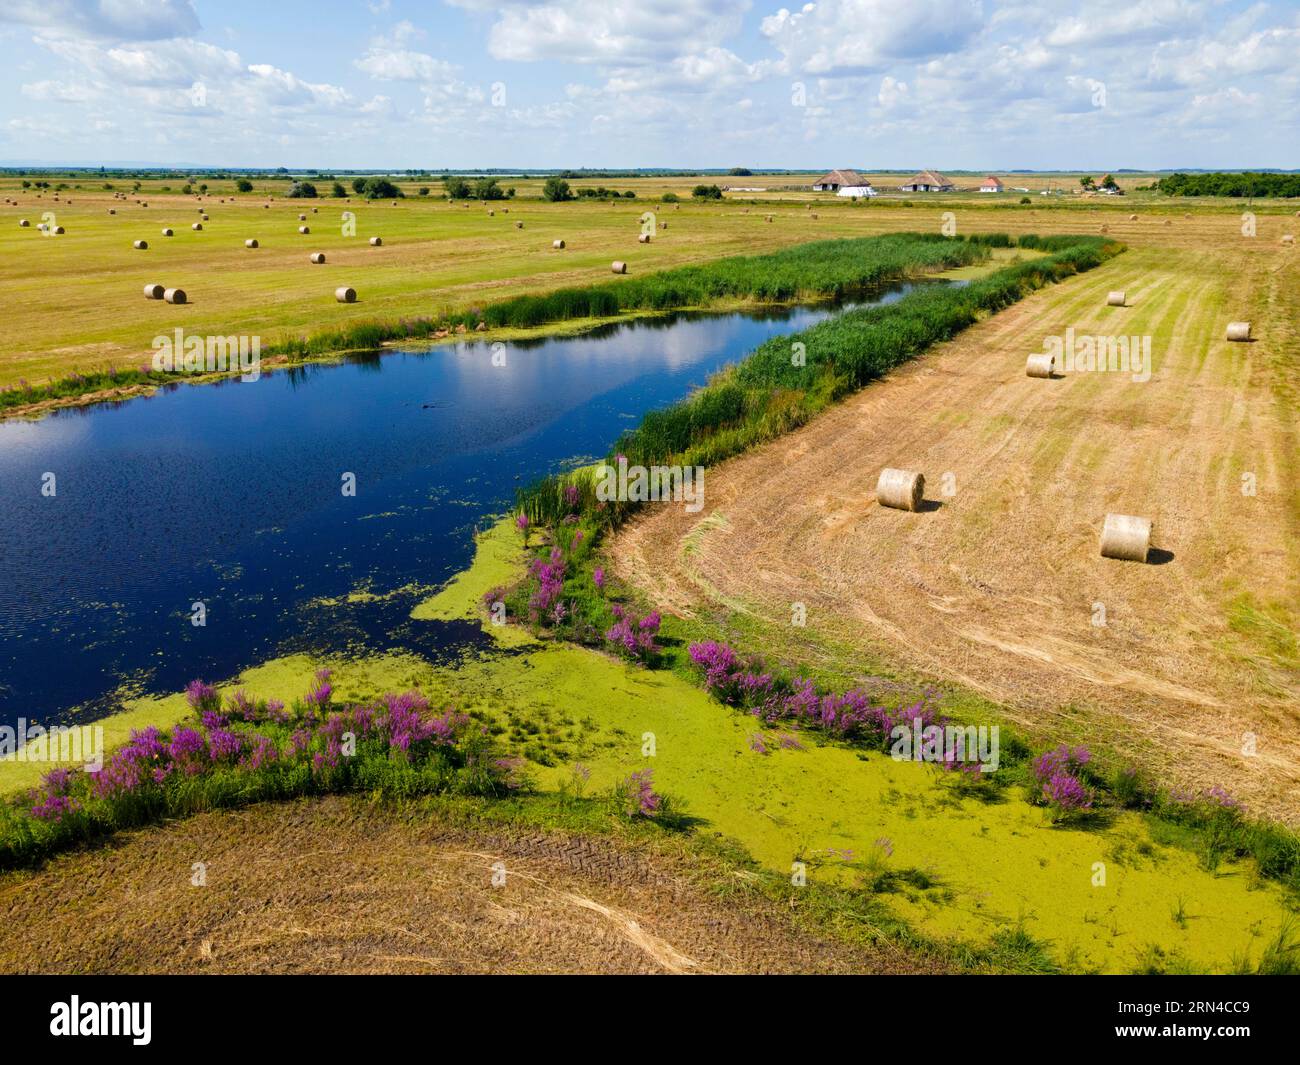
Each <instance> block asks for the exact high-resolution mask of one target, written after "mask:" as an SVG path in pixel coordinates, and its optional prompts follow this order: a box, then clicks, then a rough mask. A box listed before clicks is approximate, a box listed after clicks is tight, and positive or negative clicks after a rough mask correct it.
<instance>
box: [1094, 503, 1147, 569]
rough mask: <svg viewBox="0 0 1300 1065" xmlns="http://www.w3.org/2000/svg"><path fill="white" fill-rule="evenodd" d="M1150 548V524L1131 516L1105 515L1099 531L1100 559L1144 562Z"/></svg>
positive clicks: (1144, 519) (1145, 519)
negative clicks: (1104, 520)
mask: <svg viewBox="0 0 1300 1065" xmlns="http://www.w3.org/2000/svg"><path fill="white" fill-rule="evenodd" d="M1150 547H1151V522H1150V520H1149V519H1147V518H1137V517H1134V516H1133V515H1132V514H1107V515H1106V522H1105V524H1104V525H1103V526H1102V529H1101V557H1102V558H1118V559H1121V560H1123V561H1125V562H1145V561H1146V560H1147V551H1148V550H1150Z"/></svg>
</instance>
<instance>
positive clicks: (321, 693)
mask: <svg viewBox="0 0 1300 1065" xmlns="http://www.w3.org/2000/svg"><path fill="white" fill-rule="evenodd" d="M332 675H333V674H332V673H331V671H330V670H328V669H318V670H317V671H316V686H315V687H314V688H312V690H311V691H309V692H308V693H307V705H308V706H309V707H311V708H313V709H320V710H324V709H325V708H326V707H327V706H329V702H330V697H331V696H332V695H333V694H334V686H333V685H332V684H331V683H330V677H331V676H332Z"/></svg>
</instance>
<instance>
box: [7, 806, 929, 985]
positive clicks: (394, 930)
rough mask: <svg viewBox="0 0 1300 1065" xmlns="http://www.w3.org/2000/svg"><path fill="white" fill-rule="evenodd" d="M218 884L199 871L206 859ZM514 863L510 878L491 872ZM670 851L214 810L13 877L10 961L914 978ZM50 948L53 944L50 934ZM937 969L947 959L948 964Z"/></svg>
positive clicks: (132, 966)
mask: <svg viewBox="0 0 1300 1065" xmlns="http://www.w3.org/2000/svg"><path fill="white" fill-rule="evenodd" d="M196 862H203V863H205V865H206V879H207V883H206V886H203V887H195V886H193V885H192V884H191V878H192V877H193V876H194V873H193V872H192V868H193V865H194V863H196ZM497 863H504V867H505V870H506V877H505V884H504V885H503V886H498V887H494V886H493V884H492V878H493V866H494V865H496V864H497ZM737 875H741V876H743V875H744V874H737V873H735V872H734V871H730V870H728V869H726V868H725V867H724V866H722V865H721V864H717V863H714V862H713V861H711V860H708V861H705V860H701V859H695V858H691V857H689V856H687V855H686V854H684V853H676V854H674V853H671V852H670V850H669V849H666V848H658V849H655V848H651V849H649V850H646V849H645V848H642V847H639V848H637V849H636V850H634V849H633V848H632V847H631V846H630V845H627V844H619V843H617V842H614V841H612V840H609V839H605V838H598V837H590V836H579V835H570V834H566V833H561V832H541V831H536V830H527V829H525V830H510V829H504V828H502V829H495V828H493V829H486V830H481V831H469V830H465V829H461V828H452V827H449V826H448V825H446V824H440V823H439V822H438V820H437V819H436V818H433V819H430V818H428V817H425V816H405V815H402V814H399V813H398V812H396V811H394V810H392V809H387V808H382V807H373V806H368V805H366V804H365V803H363V802H361V801H360V800H351V799H343V798H327V799H321V800H310V801H303V802H297V803H291V804H284V805H264V806H255V807H252V808H249V809H246V810H239V811H224V812H220V813H213V814H206V815H203V816H200V817H196V818H193V819H190V820H187V821H184V822H180V823H175V824H171V825H167V826H164V827H162V828H157V829H150V830H144V831H141V832H137V833H131V834H127V835H124V836H123V837H121V838H120V839H118V840H116V841H114V842H113V843H111V844H107V845H105V846H103V847H99V848H96V849H93V850H89V851H86V852H83V853H78V854H70V855H67V856H64V857H62V858H59V859H57V860H56V861H53V862H51V863H50V864H49V865H48V866H46V867H45V868H43V869H41V870H39V871H36V872H30V873H11V874H8V875H7V876H5V877H4V878H3V879H0V913H3V914H4V916H5V920H4V925H3V931H0V971H3V972H7V973H35V972H52V973H456V974H460V973H722V972H726V973H776V972H787V973H793V972H834V973H845V972H883V971H892V972H911V971H919V970H920V969H921V968H922V967H921V966H919V965H913V964H911V963H909V962H908V961H907V960H906V959H905V958H902V957H900V956H899V955H898V954H897V952H891V953H889V954H888V955H887V956H886V955H885V954H880V955H875V954H864V953H862V952H860V951H855V950H851V949H850V948H848V947H846V946H844V945H841V944H838V943H833V942H829V941H826V940H823V939H821V938H819V937H817V936H815V935H812V934H810V933H808V932H807V931H805V930H801V929H800V928H799V927H797V926H796V924H795V922H794V920H793V919H792V916H791V913H790V911H788V910H786V909H785V908H784V907H778V906H776V905H775V904H773V903H771V902H768V901H766V900H765V898H764V897H763V896H761V895H759V894H757V893H747V892H743V891H741V892H732V893H729V894H727V895H726V896H725V897H724V896H723V895H721V894H719V893H718V892H717V887H718V882H719V879H720V878H722V877H735V876H737ZM34 943H39V944H40V949H39V950H36V951H34V950H33V949H32V944H34ZM929 968H932V966H931V967H929Z"/></svg>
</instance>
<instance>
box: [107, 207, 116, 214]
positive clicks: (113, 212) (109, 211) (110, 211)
mask: <svg viewBox="0 0 1300 1065" xmlns="http://www.w3.org/2000/svg"><path fill="white" fill-rule="evenodd" d="M108 213H109V214H117V208H116V207H110V208H109V209H108Z"/></svg>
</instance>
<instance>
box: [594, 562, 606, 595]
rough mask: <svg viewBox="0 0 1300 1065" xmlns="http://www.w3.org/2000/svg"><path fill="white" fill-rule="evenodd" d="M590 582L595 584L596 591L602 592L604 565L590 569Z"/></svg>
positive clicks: (603, 588)
mask: <svg viewBox="0 0 1300 1065" xmlns="http://www.w3.org/2000/svg"><path fill="white" fill-rule="evenodd" d="M591 583H592V584H594V585H595V586H596V591H598V592H604V590H605V567H604V566H597V567H596V568H595V569H594V570H592V571H591Z"/></svg>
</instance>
